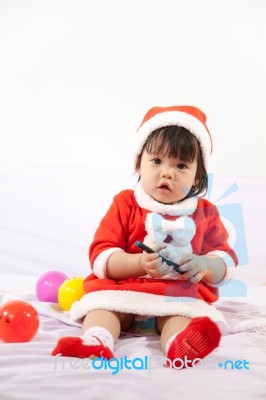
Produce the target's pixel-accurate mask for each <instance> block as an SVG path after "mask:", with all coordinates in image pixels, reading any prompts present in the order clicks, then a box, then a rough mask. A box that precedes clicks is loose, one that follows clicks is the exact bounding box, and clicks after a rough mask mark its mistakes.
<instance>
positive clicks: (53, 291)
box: [36, 271, 68, 303]
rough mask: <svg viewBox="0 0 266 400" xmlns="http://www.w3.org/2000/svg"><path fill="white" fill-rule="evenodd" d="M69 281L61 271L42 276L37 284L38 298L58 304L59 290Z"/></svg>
mask: <svg viewBox="0 0 266 400" xmlns="http://www.w3.org/2000/svg"><path fill="white" fill-rule="evenodd" d="M66 279H68V276H67V275H66V274H64V273H63V272H60V271H49V272H46V273H45V274H43V275H41V276H40V278H39V279H38V281H37V283H36V296H37V298H38V300H40V301H49V302H52V303H58V289H59V287H60V286H61V284H62V283H63V282H64V281H65V280H66Z"/></svg>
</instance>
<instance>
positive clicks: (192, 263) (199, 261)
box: [179, 254, 208, 283]
mask: <svg viewBox="0 0 266 400" xmlns="http://www.w3.org/2000/svg"><path fill="white" fill-rule="evenodd" d="M179 264H180V271H187V273H186V274H184V275H186V276H187V278H188V279H189V280H190V282H192V283H197V282H199V281H201V280H202V278H203V277H204V276H205V275H206V274H207V271H208V260H207V257H205V256H197V255H196V254H189V255H187V256H185V257H184V258H183V259H182V260H181V261H180V262H179ZM184 275H183V276H184Z"/></svg>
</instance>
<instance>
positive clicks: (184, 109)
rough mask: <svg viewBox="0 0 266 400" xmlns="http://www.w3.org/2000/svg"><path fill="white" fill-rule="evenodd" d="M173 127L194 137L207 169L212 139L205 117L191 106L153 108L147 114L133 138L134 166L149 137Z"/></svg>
mask: <svg viewBox="0 0 266 400" xmlns="http://www.w3.org/2000/svg"><path fill="white" fill-rule="evenodd" d="M173 125H177V126H182V127H184V128H186V129H187V130H188V131H190V132H191V133H192V134H193V135H194V136H195V137H196V139H197V140H198V142H199V144H200V147H201V150H202V156H203V161H204V164H205V168H206V169H207V164H208V158H209V156H210V154H211V152H212V139H211V135H210V132H209V130H208V128H207V125H206V115H205V114H204V113H203V112H202V111H201V110H200V109H199V108H197V107H193V106H171V107H154V108H151V109H150V110H149V111H148V112H147V114H146V115H145V117H144V118H143V121H142V123H141V125H140V127H139V129H138V130H137V133H136V137H135V149H134V155H135V165H136V163H137V159H138V156H139V155H140V154H141V152H142V149H143V146H144V144H145V143H146V140H147V139H148V137H149V135H150V134H151V133H152V132H153V131H155V130H156V129H159V128H163V127H165V126H173Z"/></svg>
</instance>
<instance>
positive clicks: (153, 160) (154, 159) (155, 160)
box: [151, 158, 161, 164]
mask: <svg viewBox="0 0 266 400" xmlns="http://www.w3.org/2000/svg"><path fill="white" fill-rule="evenodd" d="M151 161H152V162H153V163H154V164H161V160H160V158H153V159H152V160H151Z"/></svg>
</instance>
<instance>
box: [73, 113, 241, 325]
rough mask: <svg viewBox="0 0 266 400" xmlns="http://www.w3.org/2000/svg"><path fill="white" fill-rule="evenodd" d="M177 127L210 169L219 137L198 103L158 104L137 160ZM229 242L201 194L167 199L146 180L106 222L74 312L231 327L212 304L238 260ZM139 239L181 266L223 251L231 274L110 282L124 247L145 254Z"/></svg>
mask: <svg viewBox="0 0 266 400" xmlns="http://www.w3.org/2000/svg"><path fill="white" fill-rule="evenodd" d="M172 125H177V126H181V127H184V128H186V129H187V130H189V131H190V132H191V133H192V134H193V135H194V136H195V137H196V139H197V140H198V142H199V144H200V148H201V151H202V155H203V161H204V164H205V167H207V160H208V157H209V155H210V154H211V151H212V139H211V135H210V132H209V130H208V128H207V126H206V116H205V114H204V113H203V112H202V111H201V110H199V109H198V108H196V107H190V106H173V107H165V108H161V107H155V108H153V109H151V110H150V111H149V112H148V113H147V114H146V115H145V117H144V119H143V121H142V123H141V125H140V127H139V129H138V131H137V133H136V141H135V143H136V146H135V159H137V158H138V156H139V155H140V154H141V152H142V149H143V146H144V144H145V142H146V140H147V138H148V137H149V135H150V134H151V133H152V132H153V131H155V130H156V129H158V128H161V127H166V126H172ZM206 170H207V168H206ZM227 239H228V233H227V231H226V229H225V227H224V225H223V224H222V222H221V220H220V217H219V214H218V211H217V208H216V207H215V206H214V205H213V204H211V203H210V202H209V201H207V200H206V199H204V198H199V197H197V196H193V197H189V198H186V199H184V200H182V201H180V202H177V203H175V204H162V203H159V202H157V201H156V200H154V199H153V198H152V197H150V196H149V195H148V194H147V193H145V192H144V190H143V188H142V184H141V180H140V181H139V182H138V183H137V185H136V188H135V190H129V189H128V190H124V191H122V192H120V193H119V194H117V195H116V196H115V197H114V199H113V202H112V204H111V206H110V208H109V210H108V211H107V213H106V215H105V216H104V217H103V219H102V221H101V222H100V225H99V227H98V229H97V231H96V233H95V237H94V240H93V242H92V244H91V246H90V250H89V257H90V263H91V266H92V270H93V273H92V274H90V275H89V276H88V277H87V278H86V279H85V281H84V289H85V291H86V294H85V295H84V296H83V297H82V298H81V300H79V301H77V302H75V303H74V304H73V305H72V307H71V310H70V316H71V318H72V319H74V320H77V319H80V318H82V317H84V316H85V315H86V314H87V313H88V312H90V311H91V310H99V309H101V310H110V311H118V312H125V313H130V314H134V315H138V316H142V315H143V316H144V315H152V316H170V315H180V316H186V317H189V318H196V317H209V318H210V319H211V320H212V321H215V322H216V323H218V324H219V325H220V326H221V329H223V326H224V323H225V321H224V317H223V315H222V314H221V313H220V312H219V311H218V310H217V309H216V308H215V307H214V306H213V305H212V303H213V302H215V301H216V300H217V299H218V286H219V285H220V284H222V283H223V281H224V279H226V277H227V276H228V271H229V268H230V267H233V266H236V265H237V257H236V254H235V253H234V251H233V250H232V249H231V248H230V246H229V244H228V242H227ZM136 241H140V242H144V243H145V244H147V245H148V246H149V247H152V248H156V247H157V245H158V243H165V244H166V245H167V247H166V249H164V250H162V254H164V255H165V256H167V257H168V258H169V259H172V260H173V261H175V262H176V263H178V262H179V260H181V258H182V257H183V256H185V255H186V254H191V253H193V254H196V255H216V256H218V257H221V258H222V259H223V261H224V263H225V265H226V267H227V268H226V271H227V272H226V275H225V277H224V279H223V281H222V282H219V283H218V284H216V285H215V284H210V283H207V282H205V281H204V279H202V280H201V281H200V282H199V283H191V282H189V281H185V280H179V277H180V275H178V274H177V273H176V272H175V271H172V272H170V273H169V274H167V275H165V276H163V277H162V278H151V277H149V276H143V277H138V278H132V279H126V280H113V279H109V278H108V276H107V272H106V271H107V265H108V260H109V258H110V256H111V255H112V254H113V253H114V252H117V251H125V252H128V253H132V254H135V253H140V252H142V250H140V249H139V248H138V247H137V246H136V244H135V242H136ZM125 268H127V266H126V265H125Z"/></svg>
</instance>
